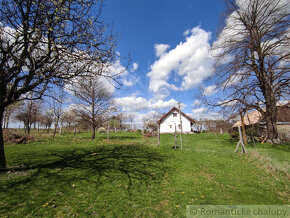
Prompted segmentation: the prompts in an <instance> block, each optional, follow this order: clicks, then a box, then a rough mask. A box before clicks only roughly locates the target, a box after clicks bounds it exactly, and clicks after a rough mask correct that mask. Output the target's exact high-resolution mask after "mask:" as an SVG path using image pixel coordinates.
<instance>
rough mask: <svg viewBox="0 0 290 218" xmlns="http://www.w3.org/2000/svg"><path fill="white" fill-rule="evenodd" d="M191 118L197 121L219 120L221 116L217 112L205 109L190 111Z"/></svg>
mask: <svg viewBox="0 0 290 218" xmlns="http://www.w3.org/2000/svg"><path fill="white" fill-rule="evenodd" d="M192 112H193V114H192V117H193V118H194V119H198V120H205V119H207V120H218V119H221V115H220V114H219V113H218V112H213V111H209V110H208V109H207V108H205V107H201V108H197V109H193V110H192Z"/></svg>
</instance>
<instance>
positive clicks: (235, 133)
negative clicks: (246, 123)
mask: <svg viewBox="0 0 290 218" xmlns="http://www.w3.org/2000/svg"><path fill="white" fill-rule="evenodd" d="M229 134H230V135H231V137H232V138H234V139H236V138H239V132H238V131H231V132H229Z"/></svg>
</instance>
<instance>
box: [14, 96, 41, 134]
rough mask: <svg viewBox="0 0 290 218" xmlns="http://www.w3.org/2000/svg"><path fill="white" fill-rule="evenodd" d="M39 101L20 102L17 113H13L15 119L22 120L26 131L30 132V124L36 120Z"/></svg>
mask: <svg viewBox="0 0 290 218" xmlns="http://www.w3.org/2000/svg"><path fill="white" fill-rule="evenodd" d="M41 103H42V102H41V101H32V100H26V101H23V102H22V105H21V106H20V108H19V109H18V113H16V115H15V119H16V120H19V121H22V122H23V124H24V129H25V132H26V133H28V134H29V133H30V130H31V126H32V124H33V123H35V122H36V121H37V117H38V116H39V114H40V110H41Z"/></svg>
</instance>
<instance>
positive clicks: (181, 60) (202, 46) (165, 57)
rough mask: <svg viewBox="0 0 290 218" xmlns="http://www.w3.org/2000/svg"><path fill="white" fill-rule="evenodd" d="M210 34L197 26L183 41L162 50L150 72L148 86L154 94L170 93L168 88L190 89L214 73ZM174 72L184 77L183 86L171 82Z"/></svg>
mask: <svg viewBox="0 0 290 218" xmlns="http://www.w3.org/2000/svg"><path fill="white" fill-rule="evenodd" d="M186 32H187V31H186ZM210 35H211V33H210V32H206V31H204V30H203V29H201V28H200V27H195V28H193V29H192V30H190V32H188V36H187V37H186V40H185V42H180V43H179V45H177V46H176V47H175V48H174V49H171V50H169V51H168V52H166V53H164V52H163V53H162V55H161V56H160V58H159V59H158V60H157V61H155V63H154V64H152V65H151V71H150V72H149V73H147V76H148V77H149V78H150V84H149V90H150V91H152V92H153V93H155V94H158V93H163V94H164V93H168V92H169V90H175V91H177V90H188V89H191V88H193V87H195V86H196V85H198V84H199V83H201V82H202V81H203V80H204V79H205V78H207V77H208V76H209V75H211V74H212V72H213V61H212V58H211V56H210V45H209V42H208V41H209V40H210ZM155 46H156V45H155ZM172 72H176V74H177V75H178V76H180V77H182V79H183V80H182V83H181V87H177V85H176V84H170V83H169V82H168V81H169V79H170V78H171V74H172Z"/></svg>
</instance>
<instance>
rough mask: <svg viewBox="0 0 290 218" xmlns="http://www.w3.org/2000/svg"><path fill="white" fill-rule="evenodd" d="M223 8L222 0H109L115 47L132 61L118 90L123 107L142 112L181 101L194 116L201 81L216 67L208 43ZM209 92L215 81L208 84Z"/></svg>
mask: <svg viewBox="0 0 290 218" xmlns="http://www.w3.org/2000/svg"><path fill="white" fill-rule="evenodd" d="M224 11H225V5H224V1H223V0H105V1H104V7H103V10H102V18H103V19H104V21H105V23H107V24H109V25H111V26H112V28H113V33H114V34H115V35H116V38H117V51H118V52H119V53H120V55H121V56H122V57H124V59H122V60H121V62H120V63H117V64H116V65H118V66H116V68H118V67H119V68H120V69H122V67H123V66H126V61H127V59H126V57H128V54H130V59H131V61H130V66H129V67H128V69H127V71H126V72H125V73H124V74H125V75H124V76H123V77H122V79H121V82H122V84H123V85H122V86H121V87H119V88H118V89H115V103H116V104H117V105H118V106H119V108H120V110H121V111H123V112H126V113H133V114H136V115H140V116H142V115H143V116H144V115H146V114H148V113H151V112H152V111H156V110H157V111H159V112H161V113H162V112H163V113H164V112H167V111H168V110H169V109H171V108H172V107H173V106H176V105H177V102H181V105H182V110H183V112H185V113H187V114H189V115H191V116H193V117H196V116H198V113H200V112H202V111H203V109H202V108H198V100H197V98H198V95H199V93H200V87H201V86H204V85H203V81H204V80H205V79H206V78H208V76H210V75H211V74H212V73H213V72H212V71H213V67H212V65H213V61H212V60H211V58H210V51H209V48H210V46H211V45H212V43H213V42H214V41H215V40H216V38H217V33H218V32H217V31H218V28H219V27H220V25H221V23H222V21H223V19H222V13H223V12H224ZM206 89H207V91H208V93H209V94H211V92H212V91H214V86H209V87H208V88H206Z"/></svg>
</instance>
